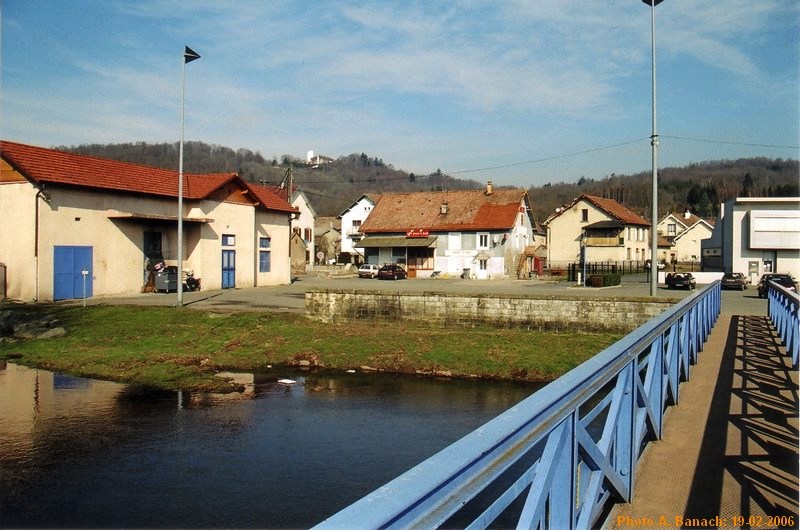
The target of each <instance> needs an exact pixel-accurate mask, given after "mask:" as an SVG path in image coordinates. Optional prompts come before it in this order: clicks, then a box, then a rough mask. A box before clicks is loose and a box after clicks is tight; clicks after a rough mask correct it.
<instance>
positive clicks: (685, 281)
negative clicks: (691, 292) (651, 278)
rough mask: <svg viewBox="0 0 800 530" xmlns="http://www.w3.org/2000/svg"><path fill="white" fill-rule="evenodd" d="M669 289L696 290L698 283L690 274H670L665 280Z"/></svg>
mask: <svg viewBox="0 0 800 530" xmlns="http://www.w3.org/2000/svg"><path fill="white" fill-rule="evenodd" d="M665 282H666V284H667V289H694V288H695V287H697V281H696V280H695V279H694V276H692V274H691V273H689V272H670V273H667V277H666V278H665Z"/></svg>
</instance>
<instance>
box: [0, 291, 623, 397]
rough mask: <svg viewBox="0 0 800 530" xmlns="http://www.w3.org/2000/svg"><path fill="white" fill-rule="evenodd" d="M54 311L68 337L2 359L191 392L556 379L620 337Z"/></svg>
mask: <svg viewBox="0 0 800 530" xmlns="http://www.w3.org/2000/svg"><path fill="white" fill-rule="evenodd" d="M20 310H21V309H20ZM25 310H30V308H25ZM46 310H47V312H49V313H54V314H55V315H56V317H57V318H58V319H59V320H60V321H61V323H62V325H63V326H64V327H65V328H66V329H67V332H68V334H67V336H66V337H60V338H53V339H40V340H34V339H29V340H22V341H17V342H12V343H7V344H4V345H3V346H2V349H0V356H4V357H6V358H8V357H11V358H16V359H18V362H21V363H23V364H26V365H29V366H36V367H39V368H45V369H48V370H54V371H60V372H66V373H70V374H73V375H79V376H83V377H92V378H97V379H106V380H113V381H121V382H128V383H134V384H144V385H152V386H157V387H161V388H167V389H187V390H221V386H226V385H227V383H225V382H224V381H221V380H220V379H219V378H217V377H214V373H215V372H217V371H220V370H229V371H268V370H269V368H268V366H273V367H277V366H280V365H292V366H298V365H310V366H319V367H324V368H330V369H337V370H348V369H356V370H361V369H375V370H383V371H389V372H401V373H439V374H441V373H446V374H450V375H453V376H456V377H459V376H476V377H485V378H499V379H509V380H511V379H513V380H522V381H548V380H552V379H554V378H556V377H558V376H559V375H561V374H563V373H564V372H566V371H568V370H569V369H571V368H573V367H575V366H577V365H578V364H580V363H582V362H583V361H584V360H586V359H588V358H589V357H591V356H592V355H594V354H596V353H597V352H599V351H600V350H602V349H603V348H605V347H606V346H608V345H610V344H611V343H613V342H614V341H615V340H617V339H618V338H619V336H618V335H613V334H597V333H592V334H582V333H574V332H568V333H567V332H562V333H556V332H540V331H526V330H515V329H494V328H488V327H481V328H441V327H432V326H431V327H427V326H420V325H419V324H416V323H414V324H411V323H408V322H405V323H375V322H354V323H348V324H336V325H331V324H324V323H321V322H314V321H310V320H307V319H306V318H305V317H303V316H300V315H294V314H283V313H264V312H258V313H256V312H253V313H240V312H235V313H209V312H203V311H197V310H192V309H176V308H161V307H147V308H140V307H119V306H108V307H106V306H97V307H88V308H79V307H69V308H68V307H61V308H53V307H50V308H47V309H46Z"/></svg>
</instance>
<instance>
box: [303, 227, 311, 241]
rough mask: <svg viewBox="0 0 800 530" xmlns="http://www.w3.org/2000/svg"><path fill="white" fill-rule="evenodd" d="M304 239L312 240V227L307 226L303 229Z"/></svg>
mask: <svg viewBox="0 0 800 530" xmlns="http://www.w3.org/2000/svg"><path fill="white" fill-rule="evenodd" d="M303 239H305V240H306V241H307V242H311V229H310V228H305V229H304V230H303Z"/></svg>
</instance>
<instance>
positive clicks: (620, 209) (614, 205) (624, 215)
mask: <svg viewBox="0 0 800 530" xmlns="http://www.w3.org/2000/svg"><path fill="white" fill-rule="evenodd" d="M581 198H582V199H585V200H586V201H588V202H590V203H592V204H594V205H595V206H597V207H598V208H600V209H601V210H605V211H606V213H608V214H609V215H611V216H612V217H615V218H617V219H619V220H620V221H622V222H623V223H625V224H626V225H641V226H650V223H649V222H648V221H647V220H646V219H645V218H644V217H642V216H641V215H639V214H637V213H634V212H632V211H631V210H629V209H628V208H626V207H625V206H623V205H621V204H620V203H618V202H617V201H615V200H614V199H604V198H603V197H596V196H594V195H581V197H579V199H578V200H580V199H581Z"/></svg>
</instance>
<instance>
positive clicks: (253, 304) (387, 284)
mask: <svg viewBox="0 0 800 530" xmlns="http://www.w3.org/2000/svg"><path fill="white" fill-rule="evenodd" d="M699 288H700V289H702V288H703V286H702V285H701V286H699ZM309 289H348V290H350V289H353V290H358V289H364V290H382V291H389V290H391V291H400V292H443V293H464V294H488V293H491V294H518V295H522V296H525V295H547V296H557V297H562V298H585V297H604V298H628V297H641V298H649V296H650V284H649V283H648V282H647V279H646V278H645V276H644V275H639V276H636V275H634V276H625V277H623V283H622V285H620V286H615V287H607V288H592V287H581V286H577V285H575V284H572V283H569V282H566V281H555V282H551V281H542V280H462V279H459V278H436V279H411V280H397V281H388V280H376V279H366V278H364V279H360V278H355V277H344V278H326V277H314V276H303V277H300V278H298V279H297V280H296V281H294V282H293V283H292V284H291V285H280V286H273V287H253V288H244V289H225V290H215V291H199V292H189V293H183V302H184V305H185V306H186V307H190V308H195V309H212V310H213V309H219V310H237V309H239V310H247V311H253V310H269V311H291V312H302V311H303V310H304V305H305V292H306V290H309ZM694 292H696V291H691V292H690V291H683V290H668V289H666V288H665V287H663V285H662V286H660V287H659V289H658V293H657V296H658V297H659V298H672V299H676V300H678V299H682V298H684V297H686V296H688V295H690V294H692V293H694ZM69 303H73V304H75V303H78V304H81V303H82V301H80V300H79V301H71V302H69ZM86 303H87V305H97V304H120V305H148V306H174V305H176V303H177V295H176V294H175V293H143V294H136V295H133V296H106V297H95V298H92V299H89V300H87V301H86ZM722 311H723V312H725V313H731V314H740V315H766V311H767V302H766V300H765V299H760V298H758V294H757V292H756V289H755V286H750V287H749V288H748V289H747V290H745V291H723V292H722Z"/></svg>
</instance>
